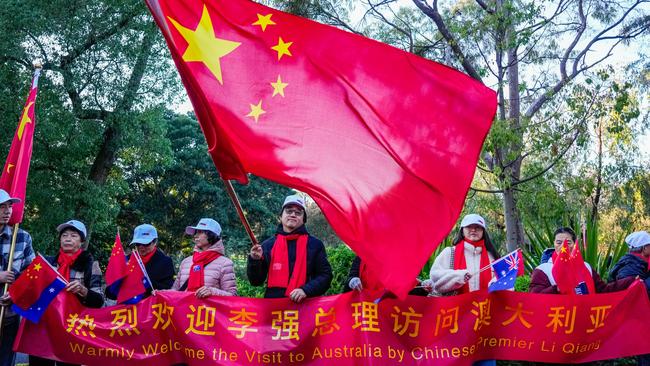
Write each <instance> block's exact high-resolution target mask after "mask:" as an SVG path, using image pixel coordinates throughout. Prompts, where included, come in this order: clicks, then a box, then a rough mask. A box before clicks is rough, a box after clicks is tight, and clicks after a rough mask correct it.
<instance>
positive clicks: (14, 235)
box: [0, 223, 20, 339]
mask: <svg viewBox="0 0 650 366" xmlns="http://www.w3.org/2000/svg"><path fill="white" fill-rule="evenodd" d="M19 225H20V224H18V223H16V224H14V231H13V233H12V235H11V246H10V247H9V261H8V262H7V271H12V270H13V269H12V263H13V262H14V250H15V249H16V238H17V237H18V226H19ZM7 291H9V284H8V283H5V285H4V291H3V292H2V294H3V295H4V294H6V293H7ZM5 309H6V307H5V306H0V339H2V323H3V322H4V317H5Z"/></svg>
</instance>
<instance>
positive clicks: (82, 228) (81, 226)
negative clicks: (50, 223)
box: [56, 220, 87, 241]
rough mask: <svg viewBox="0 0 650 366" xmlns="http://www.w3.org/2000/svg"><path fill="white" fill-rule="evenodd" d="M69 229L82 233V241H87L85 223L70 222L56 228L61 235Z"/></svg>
mask: <svg viewBox="0 0 650 366" xmlns="http://www.w3.org/2000/svg"><path fill="white" fill-rule="evenodd" d="M69 227H71V228H73V229H75V230H77V231H78V232H80V233H81V240H82V241H83V240H86V235H87V233H86V225H84V223H83V222H81V221H79V220H70V221H67V222H64V223H63V224H61V225H59V226H57V227H56V231H58V232H59V234H60V233H61V232H63V230H65V229H67V228H69Z"/></svg>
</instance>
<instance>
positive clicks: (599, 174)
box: [591, 120, 603, 222]
mask: <svg viewBox="0 0 650 366" xmlns="http://www.w3.org/2000/svg"><path fill="white" fill-rule="evenodd" d="M596 134H597V137H598V166H597V167H596V192H595V193H594V197H593V199H592V207H591V222H596V220H597V219H598V205H599V204H600V195H601V191H602V185H603V122H602V120H600V121H598V126H597V131H596Z"/></svg>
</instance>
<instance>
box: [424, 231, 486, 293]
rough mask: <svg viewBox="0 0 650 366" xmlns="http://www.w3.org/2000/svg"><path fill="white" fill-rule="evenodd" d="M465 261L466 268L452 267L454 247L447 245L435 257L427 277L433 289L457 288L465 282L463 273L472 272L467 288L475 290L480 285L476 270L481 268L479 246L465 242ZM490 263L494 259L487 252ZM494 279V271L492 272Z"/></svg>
mask: <svg viewBox="0 0 650 366" xmlns="http://www.w3.org/2000/svg"><path fill="white" fill-rule="evenodd" d="M464 244H465V263H467V269H458V270H456V269H453V268H454V264H453V262H452V261H451V258H452V252H453V251H454V250H455V247H447V248H445V249H443V251H442V252H441V253H440V254H439V255H438V256H437V257H436V260H435V261H434V262H433V265H432V266H431V271H430V272H429V278H431V282H433V291H434V292H437V293H441V294H442V293H446V292H451V291H454V290H458V289H459V288H461V287H462V286H463V285H464V284H465V274H466V273H474V274H475V275H474V276H472V277H471V278H470V279H469V290H470V291H476V290H478V289H479V287H480V278H481V276H480V275H479V274H478V271H479V270H480V269H481V251H482V250H483V249H482V248H481V247H475V246H473V245H472V244H470V243H467V242H465V243H464ZM488 258H490V263H492V262H493V261H494V258H493V257H492V255H491V254H490V253H489V252H488ZM492 279H493V280H494V273H492Z"/></svg>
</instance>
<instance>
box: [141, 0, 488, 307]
mask: <svg viewBox="0 0 650 366" xmlns="http://www.w3.org/2000/svg"><path fill="white" fill-rule="evenodd" d="M146 2H147V5H148V6H149V9H150V10H151V13H152V14H153V16H154V18H155V20H156V22H157V23H158V26H159V27H160V29H161V31H162V33H163V36H164V37H165V39H166V41H167V44H168V46H169V49H170V51H171V55H172V57H173V59H174V61H175V63H176V67H177V68H178V71H179V73H180V76H181V79H182V80H183V83H184V84H185V89H186V90H187V93H188V95H189V97H190V100H191V101H192V104H193V106H194V110H195V112H196V115H197V118H198V120H199V122H200V124H201V128H202V130H203V133H204V135H205V137H206V140H207V143H208V149H209V153H210V155H211V156H212V160H213V161H214V163H215V165H216V167H217V169H218V170H219V173H220V174H221V177H222V178H223V179H235V180H238V181H239V182H241V183H246V182H247V180H248V178H247V174H248V173H252V174H255V175H257V176H260V177H263V178H266V179H269V180H272V181H275V182H278V183H280V184H284V185H286V186H289V187H292V188H295V189H298V190H300V191H302V192H305V193H307V194H309V195H310V196H311V197H312V198H313V199H314V200H315V201H316V203H317V204H318V206H319V207H320V208H321V210H322V212H323V213H324V214H325V216H326V217H327V220H328V221H329V223H330V224H331V226H332V228H333V229H334V230H335V231H336V233H337V234H338V235H339V237H340V238H341V239H342V240H343V241H344V242H346V243H347V244H348V245H350V247H352V249H354V251H355V252H356V253H357V254H358V255H359V256H360V257H361V259H362V260H363V261H365V262H366V263H367V265H368V266H369V267H370V268H371V269H373V270H374V271H376V272H377V274H378V280H379V281H381V283H382V284H383V285H384V286H385V287H386V288H387V289H389V290H390V291H392V292H394V293H395V294H397V295H399V296H405V295H406V294H407V293H408V291H409V290H411V288H412V284H413V278H415V277H416V276H417V275H418V273H419V271H420V269H421V268H422V266H423V265H424V263H425V262H426V261H427V259H428V258H429V256H430V255H431V253H432V252H433V250H434V249H435V247H436V246H437V245H438V244H439V243H440V242H441V241H442V240H443V238H444V237H445V236H446V235H447V234H448V233H449V231H450V229H451V228H452V226H453V225H454V223H455V222H456V220H457V219H458V215H459V214H460V211H461V209H462V206H463V203H464V200H465V196H466V194H467V191H468V189H469V186H470V183H471V181H472V178H473V176H474V170H475V168H476V162H477V159H478V156H479V153H480V151H481V147H482V145H483V140H484V139H485V136H486V135H487V133H488V130H489V128H490V125H491V123H492V119H493V118H494V114H495V111H496V94H495V93H494V91H492V90H490V89H489V88H487V87H485V86H484V85H482V84H481V83H480V82H478V81H476V80H474V79H472V78H470V77H468V76H467V75H464V74H462V73H460V72H458V71H456V70H454V69H451V68H449V67H446V66H443V65H440V64H437V63H435V62H432V61H429V60H426V59H423V58H420V57H418V56H415V55H413V54H410V53H407V52H404V51H401V50H398V49H396V48H393V47H390V46H387V45H385V44H382V43H379V42H376V41H373V40H370V39H367V38H364V37H361V36H358V35H355V34H351V33H348V32H344V31H341V30H339V29H336V28H333V27H330V26H326V25H323V24H319V23H316V22H313V21H310V20H308V19H304V18H300V17H297V16H294V15H291V14H287V13H283V12H281V11H277V10H275V9H271V8H268V7H265V6H263V5H260V4H257V3H255V2H253V1H249V0H205V1H203V0H201V1H200V0H187V1H173V0H146ZM387 258H390V263H391V265H390V266H386V260H387Z"/></svg>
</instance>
